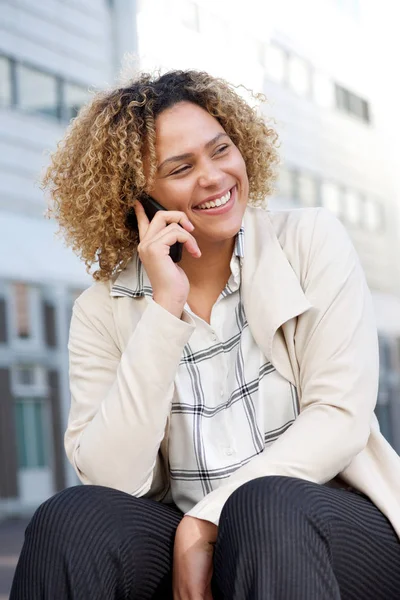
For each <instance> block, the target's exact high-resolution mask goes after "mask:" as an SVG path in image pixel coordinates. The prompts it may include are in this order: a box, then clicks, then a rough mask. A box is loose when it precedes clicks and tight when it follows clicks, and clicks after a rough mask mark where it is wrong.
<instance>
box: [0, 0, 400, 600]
mask: <svg viewBox="0 0 400 600" xmlns="http://www.w3.org/2000/svg"><path fill="white" fill-rule="evenodd" d="M398 10H399V9H398V6H397V3H396V2H394V0H380V1H378V0H302V1H298V0H247V1H246V2H243V1H241V0H136V1H135V0H85V1H81V2H79V1H78V0H42V1H40V2H37V1H35V0H0V600H5V598H7V597H8V590H9V586H10V582H11V576H12V572H13V569H14V566H15V562H16V557H17V555H18V552H19V548H20V545H21V543H22V535H23V529H24V526H25V524H26V522H27V521H26V519H27V517H28V516H29V515H31V514H32V512H33V511H34V509H35V508H36V507H37V506H38V505H39V504H40V503H41V502H42V501H43V500H45V499H46V498H48V497H49V496H51V495H52V494H54V493H55V492H57V491H58V490H61V489H63V488H64V487H66V486H70V485H74V484H76V483H77V479H76V476H75V474H74V472H73V470H72V468H71V467H70V465H69V464H68V463H67V460H66V458H65V454H64V449H63V440H62V438H63V432H64V430H65V428H66V422H67V416H68V410H69V390H68V355H67V341H68V329H69V322H70V317H71V310H72V305H73V302H74V299H75V298H76V297H77V295H79V294H80V293H81V291H82V290H83V289H85V288H86V287H88V286H89V285H90V283H91V279H90V277H89V275H87V274H86V272H85V268H84V266H83V265H82V264H80V262H79V260H78V259H77V258H76V257H75V256H74V255H73V254H72V252H71V251H70V250H69V249H67V248H66V247H65V246H64V245H63V244H62V241H61V240H60V239H58V238H56V237H55V235H54V234H55V231H56V226H55V224H54V223H52V222H50V221H48V220H45V219H44V217H43V213H44V211H45V208H46V199H45V198H44V196H43V193H42V191H41V190H40V187H39V185H38V180H39V178H40V174H41V172H42V170H43V168H44V167H45V165H46V164H47V161H48V153H49V151H51V150H53V149H54V148H55V146H56V144H57V142H58V140H60V139H61V138H62V136H63V134H64V131H65V129H66V127H67V125H68V123H69V121H70V120H71V119H72V118H74V116H75V115H76V114H77V111H78V110H79V108H80V107H81V106H82V105H83V104H84V103H85V102H86V101H87V99H88V98H90V94H91V93H92V91H94V90H98V89H104V88H106V87H108V86H111V85H114V84H115V81H116V79H117V78H120V80H121V81H127V80H128V79H129V77H131V76H132V75H133V74H134V73H135V71H136V70H138V69H140V70H153V69H154V68H159V69H160V70H161V72H165V71H167V70H168V69H172V68H182V69H186V68H195V69H201V70H206V71H209V72H210V73H211V74H213V75H216V76H221V77H224V78H225V79H227V80H229V81H231V82H233V83H234V84H235V85H240V84H242V85H243V86H245V88H250V89H253V90H254V91H255V92H262V93H264V94H265V95H266V97H267V100H268V102H267V103H266V104H265V105H263V107H262V110H263V111H264V113H265V115H267V116H268V117H272V118H274V119H275V122H276V127H277V129H278V132H279V135H280V138H281V157H282V165H281V167H280V174H279V182H278V186H277V191H276V194H275V195H274V197H273V198H271V201H270V208H271V209H279V208H283V209H285V208H293V207H303V206H324V207H326V208H328V209H329V210H331V211H332V212H333V213H334V214H335V215H336V216H337V217H338V218H339V219H341V221H342V222H343V224H344V225H345V227H346V228H347V230H348V232H349V234H350V236H351V238H352V240H353V243H354V245H355V247H356V249H357V251H358V254H359V256H360V259H361V262H362V264H363V267H364V270H365V273H366V276H367V280H368V284H369V286H370V289H371V292H372V295H373V300H374V305H375V309H376V318H377V324H378V330H379V343H380V360H381V371H380V387H379V399H378V406H377V415H378V418H379V420H380V423H381V427H382V430H383V433H384V435H385V436H386V437H387V438H388V439H389V441H390V442H391V443H392V445H393V446H394V447H395V448H396V450H397V451H398V452H400V260H399V257H400V236H399V226H400V179H399V175H398V174H399V170H400V169H399V168H400V154H399V152H398V134H399V133H400V116H399V110H398V102H397V99H398V97H399V95H398V91H399V90H398V89H396V85H397V86H398V84H397V81H396V79H397V77H396V76H395V73H396V72H397V71H398V67H397V64H396V63H395V60H396V58H397V57H398V56H399V50H400V42H399V38H398V32H397V28H396V30H395V27H396V26H397V23H398V15H397V11H398ZM121 69H122V71H121ZM245 88H238V90H239V91H240V93H242V94H243V95H244V96H245V97H247V98H249V96H248V93H247V91H246V89H245Z"/></svg>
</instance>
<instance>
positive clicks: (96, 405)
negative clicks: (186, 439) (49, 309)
mask: <svg viewBox="0 0 400 600" xmlns="http://www.w3.org/2000/svg"><path fill="white" fill-rule="evenodd" d="M112 301H114V302H115V301H118V300H114V299H113V300H111V299H110V298H109V297H108V298H100V300H99V299H98V298H95V299H94V300H92V302H91V303H90V302H88V300H87V299H86V301H85V299H84V300H83V301H82V302H81V301H80V299H78V300H77V301H76V303H75V306H74V310H73V316H72V321H71V328H70V339H69V356H70V390H71V408H70V414H69V420H68V428H67V431H66V434H65V448H66V452H67V455H68V458H69V460H70V462H71V463H72V465H73V466H74V467H75V470H76V472H77V474H78V476H79V478H80V479H81V481H82V482H83V483H90V484H97V485H104V486H108V487H113V488H116V489H119V490H122V491H125V492H127V493H129V494H132V495H135V496H142V495H144V494H146V493H147V492H148V490H149V489H150V486H151V484H152V478H153V472H154V469H155V466H156V460H157V455H158V450H159V447H160V444H161V441H162V439H163V437H164V432H165V427H166V422H167V418H168V416H169V413H170V407H171V401H172V395H173V381H174V377H175V373H176V370H177V368H178V365H179V361H180V358H181V355H182V350H183V347H184V345H185V344H186V342H187V341H188V339H189V337H190V335H191V333H192V331H193V326H192V325H190V324H189V323H186V322H184V321H180V320H179V319H176V318H175V317H174V316H173V315H171V314H170V313H168V312H167V311H165V310H164V309H163V308H161V307H160V306H159V305H158V304H156V303H155V302H153V301H152V300H151V301H150V302H149V304H148V306H147V307H146V308H145V310H144V312H143V314H142V316H141V318H140V320H139V322H138V324H137V326H136V327H135V329H134V331H133V333H132V334H131V337H130V338H129V341H128V344H127V346H126V348H125V349H124V351H123V352H122V353H121V351H120V350H119V348H118V347H117V344H116V342H115V340H116V337H117V336H116V332H115V325H114V319H113V316H112V310H111V302H112ZM136 301H137V300H134V302H136ZM140 301H143V302H145V301H146V300H145V299H143V300H140ZM91 306H92V307H91Z"/></svg>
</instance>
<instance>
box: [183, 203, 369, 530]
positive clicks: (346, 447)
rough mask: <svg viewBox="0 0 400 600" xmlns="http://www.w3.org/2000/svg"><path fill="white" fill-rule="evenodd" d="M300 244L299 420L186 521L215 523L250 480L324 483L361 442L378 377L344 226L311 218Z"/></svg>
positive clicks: (360, 280)
mask: <svg viewBox="0 0 400 600" xmlns="http://www.w3.org/2000/svg"><path fill="white" fill-rule="evenodd" d="M308 245H309V252H308V260H307V265H306V269H305V270H304V277H303V280H302V286H303V290H304V293H305V295H306V296H307V298H308V300H309V301H310V303H311V304H312V308H311V309H309V310H308V311H306V312H305V313H304V314H302V315H300V316H299V317H298V319H297V325H296V330H295V331H296V333H295V340H294V341H295V347H296V355H297V360H298V364H299V370H300V390H299V391H300V394H299V396H300V414H299V416H298V417H297V419H296V420H295V422H294V424H293V425H292V426H291V427H290V428H289V429H288V430H287V431H286V432H285V433H283V434H282V435H281V436H280V438H278V440H277V441H276V442H275V443H274V444H272V445H271V446H269V447H267V448H265V449H264V451H263V452H262V453H261V454H259V455H258V456H256V457H254V458H253V459H251V460H250V461H249V462H248V463H247V464H246V465H244V466H243V467H241V468H240V469H238V470H237V471H236V472H235V473H233V474H232V475H231V476H230V478H228V479H227V480H225V482H224V483H223V484H222V485H221V487H220V488H218V489H217V490H215V491H213V492H211V493H210V494H208V495H207V496H205V498H204V499H203V500H201V501H200V502H199V503H198V504H197V505H196V506H195V507H194V508H193V509H192V510H191V511H190V512H189V513H188V514H189V515H191V516H195V517H198V518H201V519H206V520H210V521H213V522H214V523H218V520H219V516H220V512H221V510H222V507H223V505H224V503H225V502H226V500H227V499H228V497H229V496H230V495H231V494H232V493H233V492H234V491H235V490H236V489H237V488H238V487H239V486H240V485H242V484H244V483H246V482H247V481H249V480H251V479H254V478H256V477H263V476H266V475H283V476H290V477H298V478H301V479H305V480H309V481H313V482H316V483H320V484H322V483H325V482H327V481H329V480H330V479H332V478H333V477H335V476H336V475H337V474H338V473H340V472H341V471H342V470H344V469H345V468H346V467H347V466H348V465H349V463H350V462H351V461H352V459H353V458H354V457H355V456H356V455H357V454H358V453H359V452H360V451H361V450H362V449H363V448H364V447H365V446H366V444H367V442H368V438H369V435H370V427H371V421H372V415H373V411H374V407H375V403H376V398H377V389H378V378H379V361H378V343H377V331H376V325H375V318H374V312H373V306H372V299H371V295H370V292H369V290H368V287H367V284H366V281H365V276H364V273H363V270H362V268H361V266H360V263H359V260H358V257H357V255H356V252H355V250H354V248H353V246H352V244H351V242H350V240H349V237H348V235H347V233H346V231H345V229H344V227H343V226H342V225H341V223H340V222H339V221H338V220H337V219H336V218H335V217H333V216H332V215H331V214H330V213H329V212H328V211H326V210H324V209H321V210H319V211H316V220H315V225H314V231H313V236H312V238H311V240H310V242H308ZM305 255H306V256H307V254H306V253H305Z"/></svg>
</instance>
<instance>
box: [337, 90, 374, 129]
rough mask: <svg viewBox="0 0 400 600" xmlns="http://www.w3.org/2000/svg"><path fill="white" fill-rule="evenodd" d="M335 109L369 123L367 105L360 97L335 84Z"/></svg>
mask: <svg viewBox="0 0 400 600" xmlns="http://www.w3.org/2000/svg"><path fill="white" fill-rule="evenodd" d="M335 96H336V107H337V108H338V109H339V110H341V111H343V112H346V113H348V114H350V115H352V116H354V117H357V118H358V119H360V120H362V121H364V122H365V123H369V122H370V111H369V104H368V102H367V101H366V100H363V98H360V96H357V95H356V94H353V93H352V92H350V91H349V90H347V89H346V88H344V87H342V86H340V85H338V84H335Z"/></svg>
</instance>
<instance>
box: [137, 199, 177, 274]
mask: <svg viewBox="0 0 400 600" xmlns="http://www.w3.org/2000/svg"><path fill="white" fill-rule="evenodd" d="M139 200H140V202H141V203H142V206H143V208H144V212H145V213H146V215H147V218H148V219H149V221H151V220H152V218H153V217H154V215H155V214H156V213H157V212H158V211H159V210H167V209H166V208H164V207H163V206H161V204H159V203H158V202H157V201H156V200H154V198H151V197H150V196H147V195H143V196H142V197H141V198H139ZM126 225H127V227H129V229H134V230H135V231H138V230H139V229H138V223H137V219H136V214H135V211H134V210H133V208H132V209H130V210H129V212H128V214H127V217H126ZM182 248H183V244H181V243H180V242H176V243H175V244H173V245H172V246H170V249H169V255H170V257H171V258H172V260H173V261H174V263H178V262H179V261H180V260H181V258H182Z"/></svg>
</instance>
